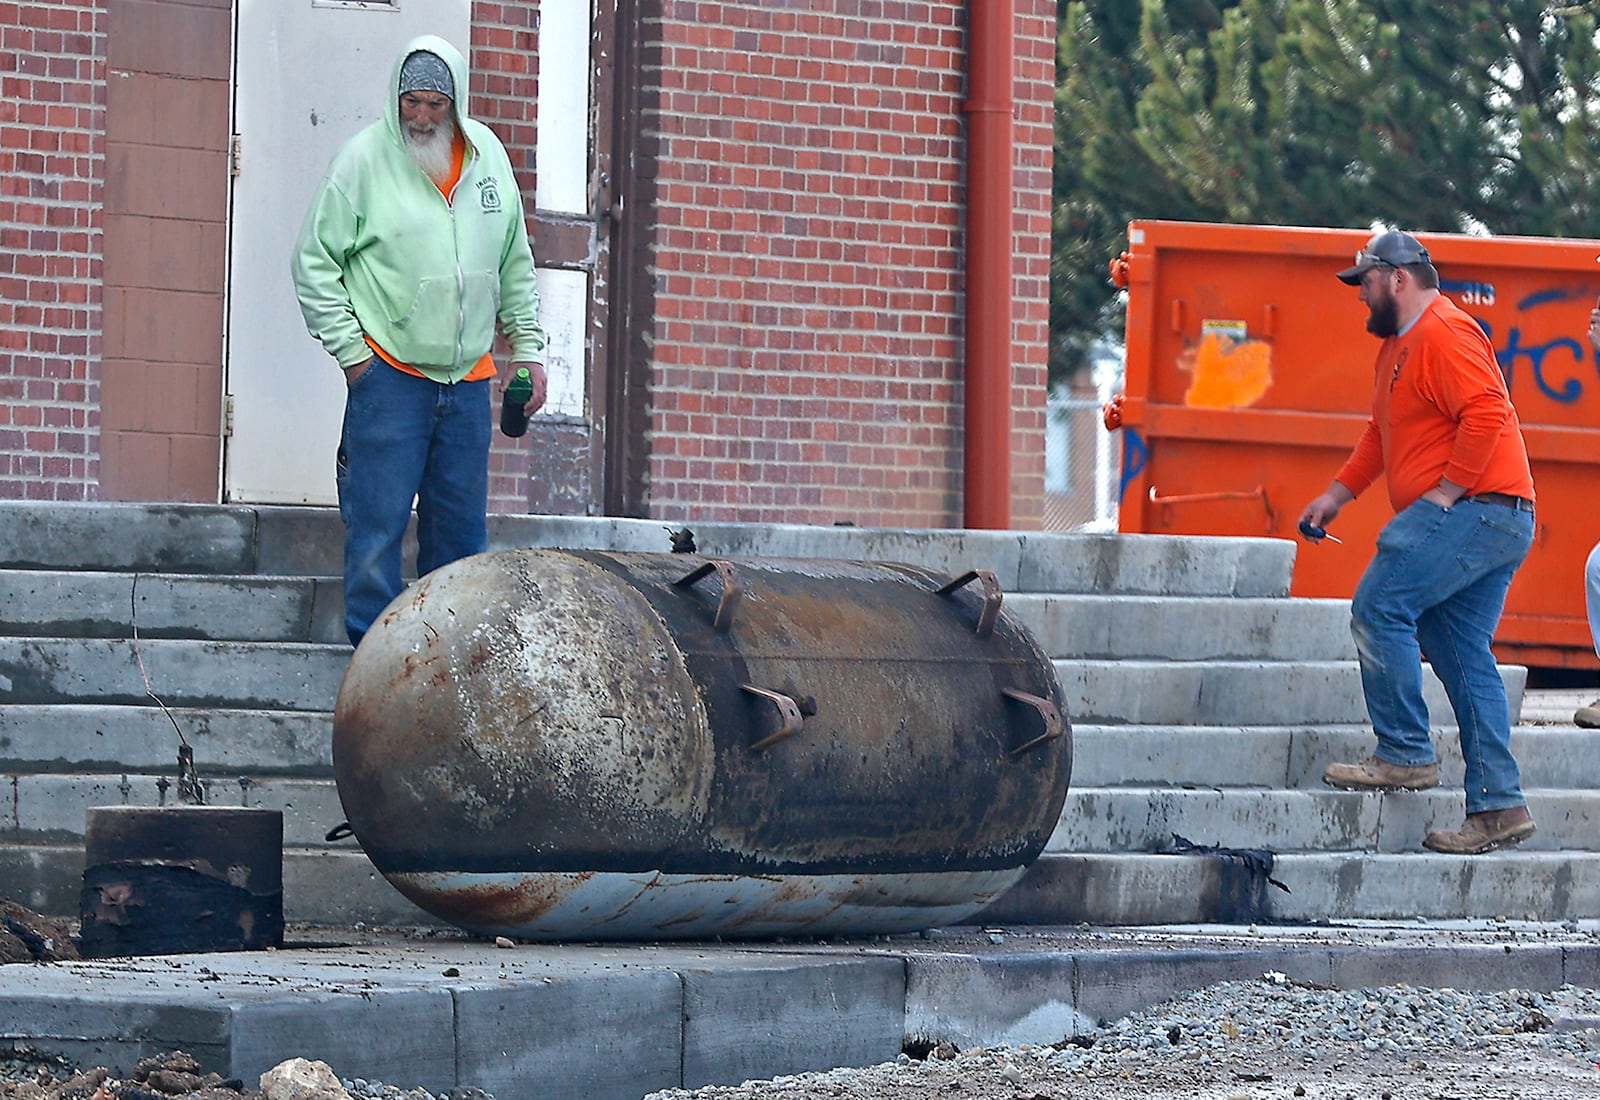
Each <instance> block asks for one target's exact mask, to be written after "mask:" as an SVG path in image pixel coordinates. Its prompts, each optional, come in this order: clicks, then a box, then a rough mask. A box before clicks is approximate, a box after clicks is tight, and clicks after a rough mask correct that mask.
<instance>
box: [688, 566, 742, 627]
mask: <svg viewBox="0 0 1600 1100" xmlns="http://www.w3.org/2000/svg"><path fill="white" fill-rule="evenodd" d="M712 573H715V574H716V575H717V576H718V577H720V578H722V595H721V596H720V597H719V598H718V599H717V614H716V617H715V618H713V619H712V621H711V627H712V629H713V630H716V631H718V632H726V631H727V630H729V629H730V628H731V627H732V626H733V615H734V612H736V611H737V610H738V609H739V601H741V600H743V599H744V581H743V580H742V579H741V578H740V576H739V571H738V570H737V569H735V568H734V567H733V563H732V562H726V561H708V562H705V563H703V564H702V565H701V566H700V568H698V569H696V570H694V572H692V573H689V574H687V575H685V576H682V577H679V578H678V579H677V580H675V581H673V582H672V586H673V587H674V588H691V587H693V586H694V585H696V584H698V583H699V582H700V581H701V580H703V579H704V578H706V577H709V576H710V575H711V574H712Z"/></svg>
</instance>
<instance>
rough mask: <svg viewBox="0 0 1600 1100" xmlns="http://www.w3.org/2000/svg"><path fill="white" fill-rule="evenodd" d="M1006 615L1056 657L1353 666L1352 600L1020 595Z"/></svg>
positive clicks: (1009, 603)
mask: <svg viewBox="0 0 1600 1100" xmlns="http://www.w3.org/2000/svg"><path fill="white" fill-rule="evenodd" d="M1005 607H1006V608H1007V609H1008V610H1010V611H1012V612H1013V613H1015V614H1016V615H1017V616H1018V617H1020V618H1021V619H1022V621H1023V622H1024V623H1026V624H1027V625H1028V629H1029V630H1031V631H1032V632H1033V634H1034V637H1036V638H1037V639H1038V641H1039V644H1040V645H1041V646H1043V647H1044V650H1045V652H1046V653H1048V654H1049V655H1050V656H1051V657H1056V658H1066V659H1075V660H1084V659H1097V660H1129V659H1134V660H1139V659H1143V660H1150V659H1161V660H1169V661H1239V660H1256V661H1266V660H1274V661H1353V660H1355V657H1356V648H1355V643H1354V642H1353V641H1352V640H1351V638H1350V602H1349V601H1348V600H1312V599H1292V600H1291V599H1278V598H1270V597H1263V598H1249V599H1237V598H1233V597H1226V596H1213V597H1203V596H1196V597H1179V596H1106V595H1063V594H1046V593H1026V592H1025V593H1017V594H1013V595H1008V596H1007V597H1006V600H1005Z"/></svg>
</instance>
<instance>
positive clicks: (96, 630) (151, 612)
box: [0, 569, 346, 644]
mask: <svg viewBox="0 0 1600 1100" xmlns="http://www.w3.org/2000/svg"><path fill="white" fill-rule="evenodd" d="M343 619H344V593H343V591H342V585H341V582H340V581H339V579H338V578H336V577H268V576H219V575H208V574H170V573H167V574H163V573H128V572H124V573H105V572H86V571H79V572H69V571H64V570H50V569H0V627H3V631H4V633H6V634H9V635H17V636H23V637H55V638H131V637H134V636H135V634H137V636H138V637H140V638H201V639H210V640H215V641H238V642H323V643H329V644H336V643H343V642H345V641H346V638H345V633H344V623H343Z"/></svg>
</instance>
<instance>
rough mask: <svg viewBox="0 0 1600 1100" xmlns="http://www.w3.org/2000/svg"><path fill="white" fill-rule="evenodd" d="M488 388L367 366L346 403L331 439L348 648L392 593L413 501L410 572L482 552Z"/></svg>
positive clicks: (486, 503)
mask: <svg viewBox="0 0 1600 1100" xmlns="http://www.w3.org/2000/svg"><path fill="white" fill-rule="evenodd" d="M491 426H492V420H491V416H490V408H489V382H488V380H487V379H485V380H484V381H481V382H458V383H456V384H455V385H453V386H446V385H441V384H440V383H438V382H431V381H429V380H428V379H426V378H418V377H417V376H415V375H411V374H407V373H406V372H404V371H401V370H396V369H394V368H393V367H391V366H389V365H388V364H387V363H385V362H383V361H382V360H377V361H375V362H373V363H372V364H370V365H369V366H368V367H367V369H366V373H364V374H362V375H361V377H359V378H357V379H356V381H355V383H354V384H353V385H351V386H350V389H349V392H348V393H347V394H346V395H345V407H344V429H343V431H342V432H341V433H340V437H339V458H338V470H337V474H336V477H337V481H338V485H339V517H340V518H341V519H342V520H344V625H345V631H346V633H348V634H349V636H350V644H351V645H360V644H361V639H362V637H363V636H365V635H366V633H367V628H368V627H370V626H371V625H372V622H373V620H374V619H376V618H377V617H378V615H379V614H381V613H382V611H383V609H384V608H385V607H387V606H389V602H390V601H391V600H393V599H394V598H395V597H396V596H398V595H399V594H400V590H401V589H402V588H403V587H404V582H403V581H402V580H401V576H400V568H401V565H400V562H401V545H402V543H403V541H404V539H405V534H406V525H407V524H408V523H409V522H410V519H411V501H412V499H413V498H415V499H416V502H417V573H418V575H419V576H421V575H426V574H427V573H430V572H432V571H433V570H435V569H437V568H438V567H439V566H441V565H445V564H447V563H449V562H452V561H455V560H456V559H457V558H464V557H466V556H467V555H469V554H481V553H483V552H484V551H485V550H487V549H488V548H489V527H488V518H487V512H488V507H489V433H490V431H491Z"/></svg>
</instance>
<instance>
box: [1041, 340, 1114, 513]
mask: <svg viewBox="0 0 1600 1100" xmlns="http://www.w3.org/2000/svg"><path fill="white" fill-rule="evenodd" d="M1121 390H1122V357H1121V354H1120V349H1113V348H1102V349H1100V353H1099V354H1097V355H1095V356H1094V357H1093V358H1091V360H1090V364H1089V367H1088V368H1086V369H1084V370H1081V371H1079V372H1078V373H1077V374H1076V375H1075V376H1074V377H1073V378H1072V380H1071V382H1070V383H1069V384H1067V385H1063V386H1052V387H1051V390H1050V398H1049V404H1048V406H1047V411H1046V416H1045V444H1044V467H1045V474H1044V529H1045V530H1046V531H1115V530H1116V529H1117V490H1118V485H1119V480H1120V475H1121V470H1122V433H1121V432H1108V431H1106V429H1105V425H1104V424H1103V423H1102V422H1101V419H1100V409H1101V407H1102V406H1103V405H1104V404H1105V403H1106V402H1107V401H1110V400H1111V397H1112V395H1113V394H1116V393H1120V392H1121Z"/></svg>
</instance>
